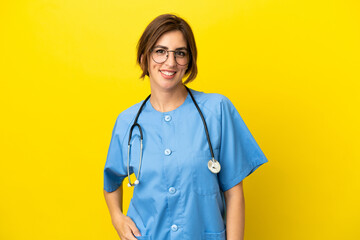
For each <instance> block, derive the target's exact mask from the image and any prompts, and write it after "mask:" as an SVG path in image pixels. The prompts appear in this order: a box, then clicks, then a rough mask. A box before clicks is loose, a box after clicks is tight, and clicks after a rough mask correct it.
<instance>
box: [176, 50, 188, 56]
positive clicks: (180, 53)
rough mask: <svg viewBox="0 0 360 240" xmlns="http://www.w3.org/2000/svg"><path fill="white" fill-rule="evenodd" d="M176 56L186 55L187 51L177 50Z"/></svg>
mask: <svg viewBox="0 0 360 240" xmlns="http://www.w3.org/2000/svg"><path fill="white" fill-rule="evenodd" d="M176 56H179V57H185V56H186V52H184V51H177V52H176Z"/></svg>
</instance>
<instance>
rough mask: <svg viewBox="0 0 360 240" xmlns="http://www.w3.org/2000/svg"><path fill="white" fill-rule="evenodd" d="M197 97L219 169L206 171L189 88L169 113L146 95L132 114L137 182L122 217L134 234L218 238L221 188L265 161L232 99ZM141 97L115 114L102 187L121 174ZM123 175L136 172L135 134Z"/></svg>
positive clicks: (110, 186)
mask: <svg viewBox="0 0 360 240" xmlns="http://www.w3.org/2000/svg"><path fill="white" fill-rule="evenodd" d="M190 90H191V92H192V93H193V96H194V98H195V100H196V102H197V103H198V105H199V107H200V109H201V111H202V113H203V115H204V118H205V121H206V124H207V127H208V130H209V135H210V139H211V143H212V146H213V150H214V154H215V159H217V160H218V161H219V162H220V164H221V171H220V173H218V174H214V173H212V172H210V171H209V169H208V167H207V162H208V161H209V160H210V159H211V153H210V149H209V146H208V142H207V138H206V134H205V129H204V126H203V123H202V120H201V117H200V115H199V112H198V111H197V109H196V107H195V105H194V103H193V101H192V99H191V97H190V94H189V93H188V95H187V97H186V99H185V101H184V103H183V104H182V105H181V106H179V107H178V108H176V109H175V110H173V111H169V112H159V111H157V110H155V109H154V108H153V107H152V105H151V103H150V101H147V102H146V104H145V106H144V108H143V110H142V112H141V114H140V117H139V119H138V123H139V124H140V126H141V128H142V131H143V135H144V138H143V159H142V166H141V171H140V176H137V178H138V179H139V181H140V183H139V185H137V186H135V188H134V194H133V197H132V199H131V202H130V205H129V208H128V212H127V215H128V216H129V217H130V218H131V219H132V220H133V221H134V222H135V224H136V225H137V227H138V229H139V230H140V232H141V235H142V237H141V238H139V239H182V240H183V239H225V236H226V233H225V204H224V195H223V192H224V191H226V190H229V189H231V188H232V187H234V186H235V185H237V184H238V183H240V182H241V181H242V180H243V179H244V178H245V177H247V176H249V175H250V174H251V173H252V172H254V171H255V170H256V169H257V168H258V167H259V166H260V165H262V164H264V163H266V162H267V161H268V160H267V158H266V157H265V155H264V153H263V152H262V150H261V149H260V147H259V146H258V144H257V143H256V141H255V139H254V138H253V136H252V135H251V133H250V131H249V130H248V128H247V126H246V125H245V123H244V121H243V120H242V118H241V116H240V115H239V113H238V111H237V110H236V108H235V107H234V105H233V104H232V103H231V101H230V100H229V99H228V98H227V97H225V96H223V95H221V94H216V93H203V92H199V91H195V90H192V89H190ZM142 102H143V101H141V102H140V103H137V104H135V105H133V106H132V107H130V108H128V109H126V110H125V111H123V112H122V113H120V114H119V116H118V117H117V119H116V123H115V126H114V129H113V132H112V138H111V142H110V146H109V150H108V155H107V160H106V164H105V168H104V189H105V190H106V191H107V192H112V191H115V190H116V189H117V188H118V187H119V186H120V185H121V184H122V181H123V179H124V178H125V177H127V148H128V146H127V143H128V138H129V131H130V128H131V125H132V124H133V122H134V119H135V116H136V114H137V112H138V110H139V108H140V106H141V104H142ZM131 144H132V146H131V152H130V159H131V162H130V173H134V172H135V173H136V174H137V172H138V168H139V157H140V133H139V130H138V129H137V128H134V130H133V134H132V138H131Z"/></svg>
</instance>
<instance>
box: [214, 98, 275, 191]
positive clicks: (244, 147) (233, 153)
mask: <svg viewBox="0 0 360 240" xmlns="http://www.w3.org/2000/svg"><path fill="white" fill-rule="evenodd" d="M219 154H220V156H219V157H220V159H219V162H220V164H221V171H220V173H219V182H220V187H221V190H222V191H227V190H229V189H230V188H232V187H234V186H235V185H237V184H238V183H240V182H241V181H242V180H243V179H244V178H245V177H247V176H249V175H250V174H251V173H253V172H254V171H255V170H256V169H257V168H258V167H260V166H261V165H262V164H264V163H266V162H267V161H268V160H267V159H266V157H265V155H264V153H263V152H262V151H261V149H260V147H259V145H258V144H257V143H256V141H255V139H254V137H253V136H252V135H251V133H250V131H249V129H248V128H247V126H246V125H245V123H244V121H243V120H242V118H241V116H240V114H239V113H238V111H237V110H236V108H235V107H234V105H233V104H232V103H231V101H230V100H229V99H228V98H227V97H225V96H224V99H222V101H221V143H220V153H219Z"/></svg>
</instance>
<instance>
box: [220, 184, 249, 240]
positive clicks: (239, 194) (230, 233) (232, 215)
mask: <svg viewBox="0 0 360 240" xmlns="http://www.w3.org/2000/svg"><path fill="white" fill-rule="evenodd" d="M224 196H225V202H226V239H227V240H243V239H244V229H245V198H244V192H243V182H242V181H241V182H240V183H239V184H237V185H236V186H234V187H232V188H231V189H229V190H227V191H226V192H224Z"/></svg>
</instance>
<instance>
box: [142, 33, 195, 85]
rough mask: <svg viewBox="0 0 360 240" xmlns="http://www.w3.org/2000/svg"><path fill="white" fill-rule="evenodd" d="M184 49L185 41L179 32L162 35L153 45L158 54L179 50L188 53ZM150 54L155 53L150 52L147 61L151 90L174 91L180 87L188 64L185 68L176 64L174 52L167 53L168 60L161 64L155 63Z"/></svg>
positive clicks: (185, 46)
mask: <svg viewBox="0 0 360 240" xmlns="http://www.w3.org/2000/svg"><path fill="white" fill-rule="evenodd" d="M184 49H185V50H184ZM186 49H187V44H186V41H185V39H184V36H183V34H182V32H181V31H179V30H175V31H171V32H167V33H164V34H163V35H162V36H161V37H160V38H159V39H158V41H157V42H156V44H155V50H157V51H158V52H159V51H160V52H164V51H163V50H169V51H174V50H181V51H182V52H181V53H184V52H185V53H186V52H187V53H188V51H186ZM178 53H180V52H178ZM152 54H156V53H155V52H152V53H151V54H150V59H149V69H148V70H149V77H150V84H151V88H152V89H154V88H156V89H159V90H160V89H161V90H174V89H176V88H177V87H179V86H181V85H182V78H183V77H184V75H185V71H186V69H187V67H188V64H187V65H185V66H182V65H179V64H177V62H176V60H175V57H174V54H175V53H174V52H169V53H168V54H169V55H168V58H167V59H166V61H165V62H163V63H157V62H159V61H157V62H155V61H154V59H153V57H152ZM187 59H189V54H187ZM178 62H180V63H182V62H181V60H180V58H178Z"/></svg>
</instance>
